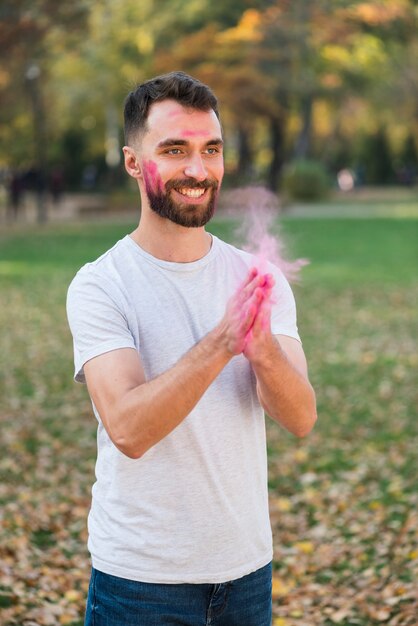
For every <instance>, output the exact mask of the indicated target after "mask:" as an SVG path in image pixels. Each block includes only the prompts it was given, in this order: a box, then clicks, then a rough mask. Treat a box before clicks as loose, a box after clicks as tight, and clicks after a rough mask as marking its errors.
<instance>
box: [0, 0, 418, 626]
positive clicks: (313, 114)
mask: <svg viewBox="0 0 418 626" xmlns="http://www.w3.org/2000/svg"><path fill="white" fill-rule="evenodd" d="M417 26H418V2H417V1H416V0H373V1H370V2H361V1H347V0H334V1H332V2H331V1H325V0H315V2H310V1H309V0H271V1H269V0H222V1H219V2H209V0H187V1H186V0H166V1H165V2H163V1H161V0H135V1H134V0H112V1H110V0H95V1H93V0H71V2H56V0H1V4H0V54H1V65H0V626H60V625H67V626H82V625H83V614H84V604H85V597H86V593H87V587H88V581H89V574H90V562H89V555H88V553H87V550H86V540H87V529H86V518H87V513H88V509H89V505H90V498H91V485H92V483H93V481H94V463H95V455H96V423H95V419H94V416H93V414H92V409H91V405H90V402H89V399H88V396H87V392H86V389H85V388H84V387H83V386H81V385H76V384H75V383H74V382H73V380H72V370H73V364H72V341H71V336H70V332H69V329H68V325H67V321H66V314H65V299H66V292H67V287H68V285H69V283H70V281H71V279H72V277H73V276H74V274H75V272H76V271H77V270H78V268H79V267H80V266H82V265H83V264H84V263H86V262H88V261H92V260H94V259H95V258H97V257H98V256H99V255H100V254H102V253H103V252H104V251H105V250H107V249H108V248H109V247H111V246H112V245H113V244H114V243H115V242H116V241H117V239H119V238H121V237H123V236H124V235H125V234H126V233H127V232H130V231H131V230H132V229H133V228H135V226H136V225H137V222H138V216H139V211H138V209H139V197H138V191H137V188H136V187H135V185H132V181H131V179H130V178H129V177H128V176H127V175H126V173H125V172H124V170H123V167H122V162H121V156H122V153H121V147H122V145H123V134H122V109H123V100H124V98H125V96H126V94H127V93H128V92H129V91H130V90H131V89H133V88H134V87H135V86H136V85H137V84H138V83H139V82H141V81H143V80H146V79H148V78H150V77H152V76H154V75H156V74H158V73H165V72H168V71H171V70H183V71H186V72H189V73H191V74H193V75H195V76H196V77H198V78H200V79H201V80H203V81H204V82H207V83H208V84H209V85H210V86H211V87H212V88H213V89H214V91H215V93H216V94H217V95H218V97H219V99H220V104H221V114H222V119H223V126H224V132H225V139H226V177H225V183H224V187H223V191H222V193H221V201H220V207H219V210H218V211H217V214H216V216H215V219H214V220H213V221H212V222H211V223H210V225H209V226H208V228H209V229H210V230H211V231H212V232H214V233H215V234H217V235H219V236H220V237H222V238H224V239H225V240H227V241H230V242H233V243H235V242H237V241H238V240H237V235H236V230H237V227H238V226H239V225H242V222H243V221H245V220H243V216H244V215H245V214H246V213H248V214H249V215H250V216H252V220H253V221H252V222H251V220H250V222H249V223H250V226H249V228H250V230H252V231H253V232H252V233H251V232H247V235H246V236H247V238H248V239H252V240H254V236H255V233H258V232H260V224H258V223H257V211H258V210H259V209H262V208H263V207H264V208H269V210H271V211H272V213H270V215H272V220H271V223H270V227H271V232H270V235H272V236H274V237H275V240H276V243H277V246H278V248H279V250H280V251H281V252H282V254H285V256H286V258H287V259H288V260H289V262H292V261H294V260H295V259H298V258H307V259H308V260H309V264H308V265H307V266H305V267H303V269H302V270H301V273H300V280H299V282H296V283H294V284H293V285H292V287H293V290H294V293H295V296H296V301H297V309H298V324H299V330H300V334H301V337H302V340H303V345H304V350H305V353H306V355H307V358H308V362H309V366H310V378H311V381H312V383H313V385H314V387H315V390H316V393H317V402H318V415H319V420H318V423H317V425H316V426H315V429H314V431H313V433H312V434H311V435H310V436H309V437H308V438H306V439H303V440H298V439H295V438H294V437H292V436H290V435H289V434H288V433H286V432H285V431H283V429H280V428H279V427H278V426H277V425H276V424H274V423H273V422H272V421H271V420H269V419H267V421H266V423H267V430H268V455H269V488H270V513H271V520H272V527H273V536H274V562H273V566H274V576H273V601H274V626H332V625H333V624H341V625H343V626H377V625H378V624H382V623H383V624H387V625H389V626H417V624H418V606H417V598H418V493H417V467H418V411H417V408H418V384H417V382H418V377H417V371H418V345H417V337H418V315H417V311H418V156H417V149H418V62H417V59H418V30H417ZM249 185H251V189H249V188H248V186H249ZM247 210H248V211H247ZM261 230H262V228H261ZM251 234H252V235H253V236H252V237H251ZM240 237H241V243H242V237H243V235H242V232H241V235H240ZM156 314H158V312H156ZM243 626H245V625H243Z"/></svg>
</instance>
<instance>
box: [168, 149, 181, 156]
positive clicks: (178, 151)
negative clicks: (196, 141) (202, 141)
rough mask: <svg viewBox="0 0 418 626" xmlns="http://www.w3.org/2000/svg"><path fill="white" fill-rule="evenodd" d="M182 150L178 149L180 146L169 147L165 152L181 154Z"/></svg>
mask: <svg viewBox="0 0 418 626" xmlns="http://www.w3.org/2000/svg"><path fill="white" fill-rule="evenodd" d="M181 153H182V151H181V150H180V148H170V149H169V150H167V154H174V155H176V154H181Z"/></svg>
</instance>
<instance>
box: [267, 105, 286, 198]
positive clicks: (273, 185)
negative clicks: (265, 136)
mask: <svg viewBox="0 0 418 626" xmlns="http://www.w3.org/2000/svg"><path fill="white" fill-rule="evenodd" d="M269 126H270V146H271V153H272V157H271V162H270V168H269V172H268V177H267V185H268V188H269V189H271V191H273V192H274V193H276V192H277V189H278V186H279V180H280V174H281V171H282V167H283V163H284V119H283V117H270V118H269Z"/></svg>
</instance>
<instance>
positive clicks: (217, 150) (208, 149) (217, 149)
mask: <svg viewBox="0 0 418 626" xmlns="http://www.w3.org/2000/svg"><path fill="white" fill-rule="evenodd" d="M206 152H207V153H208V154H219V152H220V150H219V148H217V147H214V148H207V149H206Z"/></svg>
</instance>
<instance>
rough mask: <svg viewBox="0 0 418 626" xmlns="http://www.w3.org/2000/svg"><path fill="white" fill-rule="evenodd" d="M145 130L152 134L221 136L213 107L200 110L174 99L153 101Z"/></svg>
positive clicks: (182, 136) (184, 136)
mask: <svg viewBox="0 0 418 626" xmlns="http://www.w3.org/2000/svg"><path fill="white" fill-rule="evenodd" d="M147 130H148V132H149V133H152V134H158V135H161V134H165V133H166V132H168V133H169V134H170V135H172V134H173V133H177V134H179V137H181V138H186V139H192V138H193V137H197V136H201V137H207V138H209V137H212V136H214V135H215V136H219V137H220V136H221V126H220V123H219V120H218V118H217V116H216V113H215V111H214V110H213V109H209V110H207V111H202V110H200V109H193V108H191V107H184V106H183V105H181V104H180V103H179V102H176V101H175V100H163V101H161V102H154V103H153V104H152V105H151V107H150V110H149V114H148V119H147Z"/></svg>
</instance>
